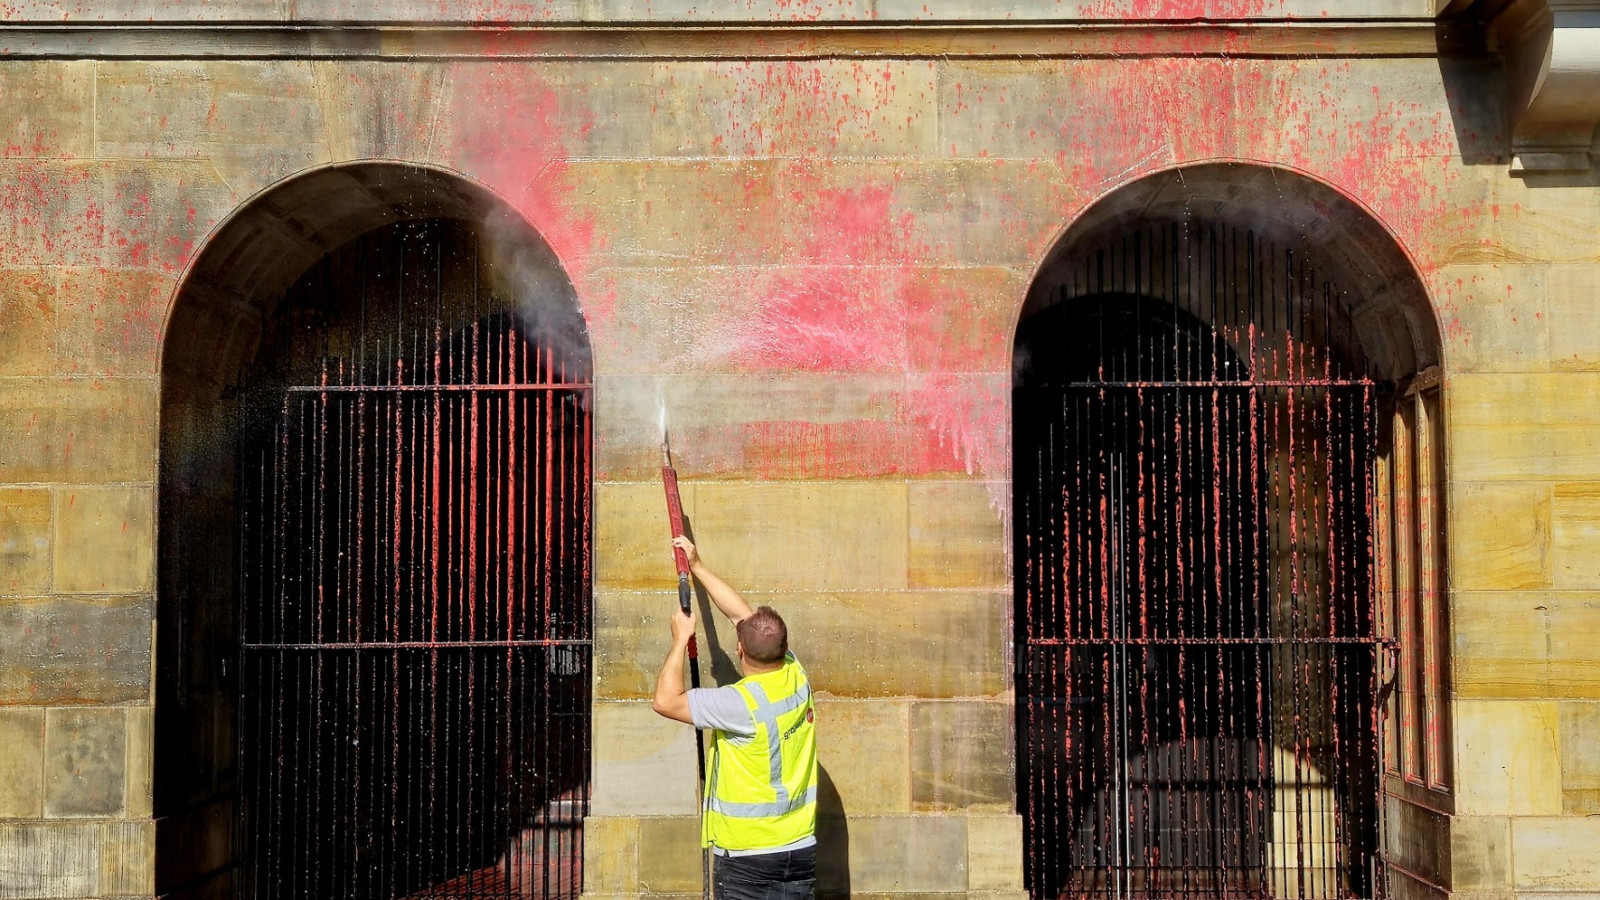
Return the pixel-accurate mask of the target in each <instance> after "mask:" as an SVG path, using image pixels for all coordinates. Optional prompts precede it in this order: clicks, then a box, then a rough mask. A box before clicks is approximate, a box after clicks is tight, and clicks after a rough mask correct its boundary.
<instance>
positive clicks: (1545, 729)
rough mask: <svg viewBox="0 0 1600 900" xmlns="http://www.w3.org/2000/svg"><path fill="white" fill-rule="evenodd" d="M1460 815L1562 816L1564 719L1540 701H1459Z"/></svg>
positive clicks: (1554, 707)
mask: <svg viewBox="0 0 1600 900" xmlns="http://www.w3.org/2000/svg"><path fill="white" fill-rule="evenodd" d="M1454 728H1455V738H1456V760H1455V779H1456V812H1457V813H1458V814H1460V815H1491V816H1492V815H1514V816H1516V815H1520V816H1537V815H1557V814H1559V813H1560V812H1561V757H1560V749H1559V747H1560V718H1559V715H1558V713H1557V705H1556V704H1555V703H1551V702H1541V701H1513V700H1458V701H1457V702H1456V704H1455V720H1454Z"/></svg>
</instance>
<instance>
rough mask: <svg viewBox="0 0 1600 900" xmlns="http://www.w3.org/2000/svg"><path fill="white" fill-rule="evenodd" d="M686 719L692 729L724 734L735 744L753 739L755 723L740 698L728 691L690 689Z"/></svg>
mask: <svg viewBox="0 0 1600 900" xmlns="http://www.w3.org/2000/svg"><path fill="white" fill-rule="evenodd" d="M689 716H690V717H691V718H693V719H694V724H695V727H696V728H715V729H716V730H718V731H722V732H726V733H727V735H728V737H729V738H730V739H731V740H733V741H734V742H735V743H741V742H744V741H748V740H750V739H751V738H753V737H755V736H756V720H755V719H754V718H753V717H752V716H751V715H750V707H749V706H747V705H746V704H745V702H744V695H743V694H740V693H739V692H738V691H736V690H734V689H733V688H731V687H715V688H691V689H690V690H689Z"/></svg>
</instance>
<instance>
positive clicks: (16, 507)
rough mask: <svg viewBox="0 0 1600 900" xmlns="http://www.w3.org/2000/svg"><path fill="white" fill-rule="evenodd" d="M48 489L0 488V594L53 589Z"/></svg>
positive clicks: (41, 591) (38, 591) (39, 591)
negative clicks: (51, 580) (51, 581)
mask: <svg viewBox="0 0 1600 900" xmlns="http://www.w3.org/2000/svg"><path fill="white" fill-rule="evenodd" d="M50 516H51V500H50V492H49V491H48V490H44V489H42V488H40V489H34V488H0V595H3V594H11V595H17V594H29V593H43V592H46V591H48V590H49V589H50V539H51V534H52V531H53V529H52V527H51V521H50Z"/></svg>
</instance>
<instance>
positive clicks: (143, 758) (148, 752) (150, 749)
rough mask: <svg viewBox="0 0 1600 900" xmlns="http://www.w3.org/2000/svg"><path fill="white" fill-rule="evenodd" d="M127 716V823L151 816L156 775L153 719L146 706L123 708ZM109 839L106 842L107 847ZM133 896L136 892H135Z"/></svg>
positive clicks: (124, 802) (150, 711)
mask: <svg viewBox="0 0 1600 900" xmlns="http://www.w3.org/2000/svg"><path fill="white" fill-rule="evenodd" d="M126 709H127V713H128V737H127V754H128V755H127V763H126V772H127V778H126V779H125V781H126V785H125V790H126V795H125V798H124V800H123V809H124V810H125V811H126V814H127V816H128V818H130V819H145V818H149V817H150V815H151V802H152V800H153V796H152V785H151V780H152V778H153V777H154V773H155V715H154V709H153V708H152V707H149V706H129V707H126ZM107 846H110V844H109V838H108V844H107ZM135 893H136V892H135Z"/></svg>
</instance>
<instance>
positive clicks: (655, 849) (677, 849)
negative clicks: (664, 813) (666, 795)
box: [639, 816, 701, 894]
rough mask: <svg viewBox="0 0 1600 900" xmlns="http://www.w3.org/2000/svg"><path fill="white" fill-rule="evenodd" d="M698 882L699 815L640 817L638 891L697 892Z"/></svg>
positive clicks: (650, 892)
mask: <svg viewBox="0 0 1600 900" xmlns="http://www.w3.org/2000/svg"><path fill="white" fill-rule="evenodd" d="M700 883H701V881H700V820H699V818H698V817H696V816H676V817H667V818H656V817H651V818H644V819H640V820H639V890H640V892H641V893H649V894H672V893H680V894H690V893H692V894H698V893H699V891H700Z"/></svg>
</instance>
